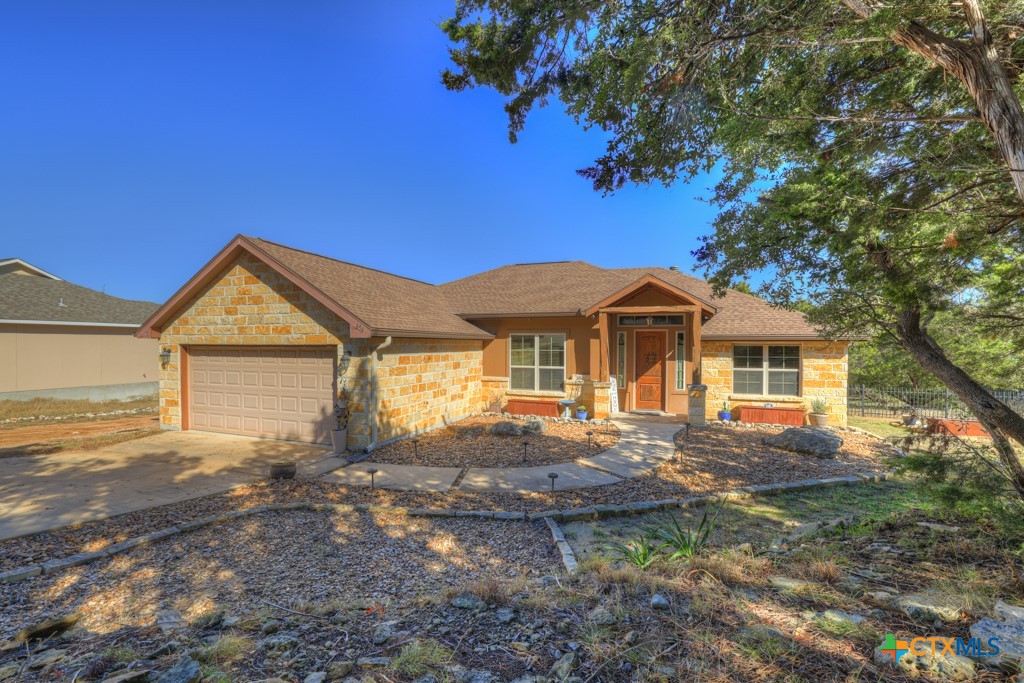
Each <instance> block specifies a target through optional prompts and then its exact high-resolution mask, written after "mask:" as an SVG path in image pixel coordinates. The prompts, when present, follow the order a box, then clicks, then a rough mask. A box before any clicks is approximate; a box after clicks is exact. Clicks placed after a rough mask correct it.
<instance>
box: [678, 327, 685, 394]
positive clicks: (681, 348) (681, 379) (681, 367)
mask: <svg viewBox="0 0 1024 683" xmlns="http://www.w3.org/2000/svg"><path fill="white" fill-rule="evenodd" d="M685 388H686V333H685V332H676V391H682V390H683V389H685Z"/></svg>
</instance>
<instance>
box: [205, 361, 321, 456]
mask: <svg viewBox="0 0 1024 683" xmlns="http://www.w3.org/2000/svg"><path fill="white" fill-rule="evenodd" d="M189 359H190V363H189V368H190V372H189V394H190V396H189V411H190V416H191V422H190V424H191V427H192V428H193V429H205V430H209V431H220V432H228V433H232V434H242V435H246V436H261V437H268V438H276V439H288V440H299V441H312V442H317V443H326V442H328V441H329V437H330V435H329V434H328V432H329V431H330V429H331V428H332V427H333V422H334V419H333V413H332V410H333V396H334V350H333V349H322V348H298V349H272V348H223V347H218V348H212V347H210V348H194V349H191V350H190V355H189Z"/></svg>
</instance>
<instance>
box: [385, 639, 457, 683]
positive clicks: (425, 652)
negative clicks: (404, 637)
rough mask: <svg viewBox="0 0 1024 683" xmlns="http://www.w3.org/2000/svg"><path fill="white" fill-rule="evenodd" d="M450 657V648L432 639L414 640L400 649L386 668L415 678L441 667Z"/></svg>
mask: <svg viewBox="0 0 1024 683" xmlns="http://www.w3.org/2000/svg"><path fill="white" fill-rule="evenodd" d="M451 657H452V652H451V650H448V649H447V648H444V647H442V646H440V645H438V644H437V643H435V642H434V641H432V640H416V641H413V642H412V643H409V644H408V645H406V646H405V647H403V648H402V649H401V651H400V652H399V653H398V655H396V656H395V657H394V658H393V659H392V660H391V663H390V664H389V665H388V669H389V670H390V671H392V672H394V673H397V674H401V675H402V676H407V677H409V678H417V677H419V676H423V675H425V674H428V673H431V672H432V671H433V670H434V669H437V668H439V667H441V666H442V665H443V664H445V663H446V662H448V661H450V660H451Z"/></svg>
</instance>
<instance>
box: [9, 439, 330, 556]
mask: <svg viewBox="0 0 1024 683" xmlns="http://www.w3.org/2000/svg"><path fill="white" fill-rule="evenodd" d="M280 460H294V461H295V462H296V463H297V464H298V466H299V476H300V477H313V476H316V475H319V474H323V473H324V472H329V471H331V470H333V469H335V468H336V467H339V466H340V465H341V464H343V462H344V461H343V459H341V458H337V457H333V456H332V455H331V452H330V451H329V450H327V449H326V448H323V447H320V446H313V445H308V444H296V443H289V442H284V441H271V440H268V439H251V438H247V437H242V436H228V435H221V434H209V433H204V432H161V433H160V434H156V435H154V436H150V437H146V438H143V439H136V440H134V441H127V442H124V443H120V444H115V445H112V446H108V447H105V448H101V449H97V450H93V451H79V452H69V453H57V454H53V455H40V456H27V457H14V458H4V459H0V540H3V539H8V538H13V537H15V536H21V535H24V534H30V533H37V532H39V531H46V530H49V529H54V528H57V527H61V526H66V525H68V524H75V523H77V522H86V521H90V520H95V519H102V518H104V517H110V516H111V515H119V514H123V513H125V512H134V511H136V510H142V509H144V508H149V507H154V506H157V505H166V504H167V503H176V502H179V501H183V500H188V499H190V498H198V497H200V496H205V495H209V494H211V493H219V492H221V491H226V490H228V489H230V488H233V487H235V486H238V485H241V484H247V483H250V482H252V481H255V480H257V479H262V478H265V477H266V476H267V473H268V466H269V464H270V463H272V462H278V461H280Z"/></svg>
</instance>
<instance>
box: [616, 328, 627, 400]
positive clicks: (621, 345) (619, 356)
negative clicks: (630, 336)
mask: <svg viewBox="0 0 1024 683" xmlns="http://www.w3.org/2000/svg"><path fill="white" fill-rule="evenodd" d="M626 337H627V335H626V332H625V330H621V331H619V332H618V333H617V334H616V339H615V344H616V347H615V353H616V359H615V360H616V361H618V366H617V368H618V372H617V373H616V376H617V377H618V380H619V389H624V388H625V387H626Z"/></svg>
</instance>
